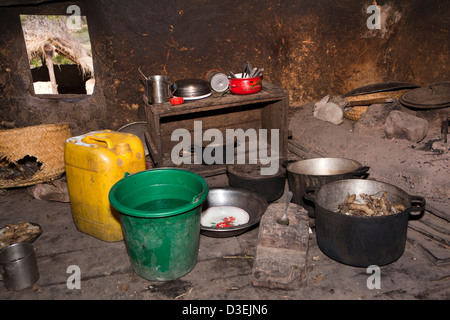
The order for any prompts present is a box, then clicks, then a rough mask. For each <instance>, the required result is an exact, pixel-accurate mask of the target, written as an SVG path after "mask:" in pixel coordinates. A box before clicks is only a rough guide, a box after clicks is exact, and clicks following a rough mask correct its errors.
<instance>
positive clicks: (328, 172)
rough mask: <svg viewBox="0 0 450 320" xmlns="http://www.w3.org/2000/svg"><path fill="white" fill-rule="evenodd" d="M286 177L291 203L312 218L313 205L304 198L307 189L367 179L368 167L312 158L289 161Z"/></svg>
mask: <svg viewBox="0 0 450 320" xmlns="http://www.w3.org/2000/svg"><path fill="white" fill-rule="evenodd" d="M289 162H290V163H289V164H287V167H286V169H287V177H288V184H289V190H290V191H292V193H293V194H294V197H293V199H292V202H294V203H296V204H298V205H301V206H302V207H304V208H305V209H306V210H308V215H309V216H310V217H314V207H313V203H312V202H310V201H309V200H307V199H306V201H305V198H304V195H305V194H306V190H307V189H308V188H319V187H320V186H323V185H325V184H327V183H329V182H333V181H336V180H344V179H360V178H363V177H367V175H368V174H367V171H369V169H370V167H366V166H363V165H362V164H361V163H359V162H358V161H355V160H351V159H345V158H313V159H307V160H298V161H294V162H292V161H289Z"/></svg>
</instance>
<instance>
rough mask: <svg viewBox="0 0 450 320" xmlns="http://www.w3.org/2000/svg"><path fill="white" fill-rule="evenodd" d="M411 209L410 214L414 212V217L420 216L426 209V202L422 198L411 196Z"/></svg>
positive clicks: (409, 209)
mask: <svg viewBox="0 0 450 320" xmlns="http://www.w3.org/2000/svg"><path fill="white" fill-rule="evenodd" d="M410 200H411V207H409V208H408V209H407V210H408V213H412V212H414V213H415V214H413V215H414V216H417V215H420V214H421V213H422V212H423V210H424V209H425V205H426V201H425V198H424V197H421V196H410Z"/></svg>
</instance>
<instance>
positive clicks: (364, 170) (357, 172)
mask: <svg viewBox="0 0 450 320" xmlns="http://www.w3.org/2000/svg"><path fill="white" fill-rule="evenodd" d="M369 169H370V167H367V166H363V167H359V168H358V169H356V170H354V171H353V172H352V174H353V175H354V176H357V177H362V176H365V175H367V171H369Z"/></svg>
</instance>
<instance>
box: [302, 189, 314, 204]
mask: <svg viewBox="0 0 450 320" xmlns="http://www.w3.org/2000/svg"><path fill="white" fill-rule="evenodd" d="M316 191H317V189H316V188H313V187H309V188H306V191H305V193H304V194H303V195H302V196H303V198H305V199H306V200H308V201H311V202H313V203H316V202H315V198H314V196H315V195H316Z"/></svg>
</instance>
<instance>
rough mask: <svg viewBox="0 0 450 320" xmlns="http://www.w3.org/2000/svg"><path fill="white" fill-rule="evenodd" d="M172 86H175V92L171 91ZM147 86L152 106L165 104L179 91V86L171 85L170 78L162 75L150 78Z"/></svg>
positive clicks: (147, 80) (146, 83)
mask: <svg viewBox="0 0 450 320" xmlns="http://www.w3.org/2000/svg"><path fill="white" fill-rule="evenodd" d="M172 85H174V90H173V91H171V90H170V87H171V86H172ZM145 86H146V92H147V97H148V98H149V102H150V103H151V104H159V103H165V102H167V101H168V100H169V97H171V96H172V95H173V94H174V92H175V91H177V85H176V84H175V83H171V82H170V81H169V77H168V76H162V75H156V76H151V77H148V78H147V79H146V82H145Z"/></svg>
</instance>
